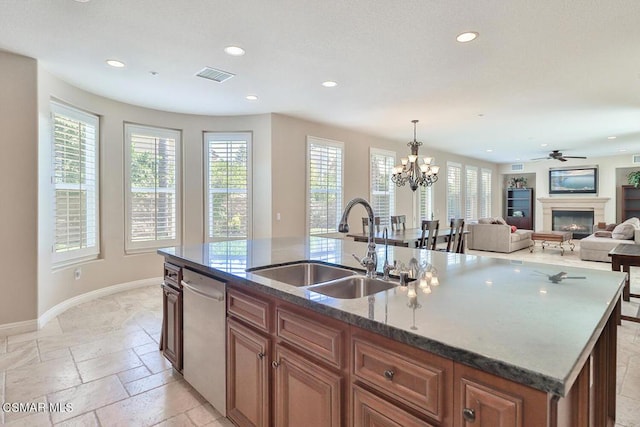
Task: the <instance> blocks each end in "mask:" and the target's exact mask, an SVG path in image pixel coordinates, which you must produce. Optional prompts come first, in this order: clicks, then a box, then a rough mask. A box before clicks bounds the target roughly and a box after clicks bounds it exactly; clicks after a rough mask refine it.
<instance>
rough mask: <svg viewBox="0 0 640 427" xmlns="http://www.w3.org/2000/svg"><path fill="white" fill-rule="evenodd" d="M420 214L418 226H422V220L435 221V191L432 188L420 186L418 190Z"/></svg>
mask: <svg viewBox="0 0 640 427" xmlns="http://www.w3.org/2000/svg"><path fill="white" fill-rule="evenodd" d="M418 191H419V193H418V195H419V203H420V212H419V217H420V218H419V219H420V221H418V226H420V227H421V226H422V220H430V219H433V190H432V187H423V186H420V188H419V189H418Z"/></svg>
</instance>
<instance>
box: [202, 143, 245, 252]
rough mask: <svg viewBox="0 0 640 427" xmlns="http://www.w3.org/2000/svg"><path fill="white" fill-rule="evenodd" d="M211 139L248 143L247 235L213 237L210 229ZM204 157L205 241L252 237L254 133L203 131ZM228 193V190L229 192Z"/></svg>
mask: <svg viewBox="0 0 640 427" xmlns="http://www.w3.org/2000/svg"><path fill="white" fill-rule="evenodd" d="M208 137H213V139H208ZM211 141H217V142H225V141H226V142H229V141H245V142H246V144H247V171H246V173H247V192H246V194H247V213H246V223H247V224H246V229H247V235H246V236H244V237H235V236H234V237H229V236H226V237H211V236H210V233H209V230H210V221H211V218H210V214H209V202H210V200H209V199H210V192H209V182H210V178H211V177H210V175H209V172H210V171H209V166H210V159H209V144H210V142H211ZM203 149H204V151H203V159H204V174H203V176H204V187H203V189H204V241H205V242H216V241H221V240H230V239H231V240H241V239H251V238H252V236H253V203H252V202H253V190H252V189H253V185H252V184H253V176H252V169H253V167H252V166H253V155H252V152H253V133H252V132H250V131H243V132H215V131H207V132H203ZM227 194H228V192H227Z"/></svg>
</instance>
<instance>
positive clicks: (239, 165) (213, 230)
mask: <svg viewBox="0 0 640 427" xmlns="http://www.w3.org/2000/svg"><path fill="white" fill-rule="evenodd" d="M250 141H251V134H250V133H246V132H243V133H233V134H221V133H213V132H208V133H206V134H205V152H206V153H207V156H206V177H207V184H206V185H207V205H206V209H207V212H206V220H207V224H206V226H207V230H208V238H209V240H210V241H211V240H220V239H228V238H237V239H241V238H248V237H250V233H249V224H250V223H251V222H250V220H249V217H250V215H249V212H250V197H249V182H250V180H249V154H250Z"/></svg>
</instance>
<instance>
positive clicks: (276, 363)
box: [271, 360, 280, 369]
mask: <svg viewBox="0 0 640 427" xmlns="http://www.w3.org/2000/svg"><path fill="white" fill-rule="evenodd" d="M271 366H272V367H273V368H274V369H275V368H277V367H278V366H280V363H278V362H276V361H275V360H274V361H273V362H271Z"/></svg>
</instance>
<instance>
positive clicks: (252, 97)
mask: <svg viewBox="0 0 640 427" xmlns="http://www.w3.org/2000/svg"><path fill="white" fill-rule="evenodd" d="M245 98H247V100H249V101H257V100H258V97H257V96H256V95H247V96H246V97H245Z"/></svg>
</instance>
